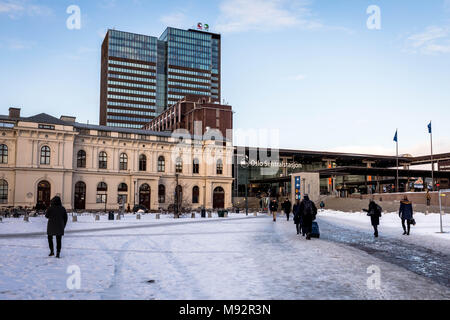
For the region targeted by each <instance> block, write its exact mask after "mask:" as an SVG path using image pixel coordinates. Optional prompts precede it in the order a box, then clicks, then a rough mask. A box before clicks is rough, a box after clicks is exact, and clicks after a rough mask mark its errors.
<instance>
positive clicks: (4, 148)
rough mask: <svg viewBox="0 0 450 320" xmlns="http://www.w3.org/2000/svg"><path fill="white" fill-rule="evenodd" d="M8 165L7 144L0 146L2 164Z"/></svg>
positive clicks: (0, 161) (0, 162)
mask: <svg viewBox="0 0 450 320" xmlns="http://www.w3.org/2000/svg"><path fill="white" fill-rule="evenodd" d="M7 163H8V146H7V145H6V144H2V145H0V164H7Z"/></svg>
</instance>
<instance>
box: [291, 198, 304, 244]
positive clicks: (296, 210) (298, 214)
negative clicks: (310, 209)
mask: <svg viewBox="0 0 450 320" xmlns="http://www.w3.org/2000/svg"><path fill="white" fill-rule="evenodd" d="M293 212H294V223H295V226H296V228H297V234H300V233H301V232H302V223H303V217H302V215H301V212H300V201H299V200H297V202H296V203H295V204H294V209H293ZM304 235H305V234H303V236H304Z"/></svg>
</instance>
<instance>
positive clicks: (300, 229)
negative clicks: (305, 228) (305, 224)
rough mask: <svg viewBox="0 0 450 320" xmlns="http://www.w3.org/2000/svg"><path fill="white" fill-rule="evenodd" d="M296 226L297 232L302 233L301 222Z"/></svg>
mask: <svg viewBox="0 0 450 320" xmlns="http://www.w3.org/2000/svg"><path fill="white" fill-rule="evenodd" d="M295 226H296V227H297V234H300V233H302V225H301V224H300V223H296V224H295Z"/></svg>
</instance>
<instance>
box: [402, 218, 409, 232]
mask: <svg viewBox="0 0 450 320" xmlns="http://www.w3.org/2000/svg"><path fill="white" fill-rule="evenodd" d="M405 221H406V224H407V225H408V231H406V226H405ZM402 227H403V231H405V232H408V233H409V230H410V229H411V220H406V219H402Z"/></svg>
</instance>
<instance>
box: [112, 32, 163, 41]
mask: <svg viewBox="0 0 450 320" xmlns="http://www.w3.org/2000/svg"><path fill="white" fill-rule="evenodd" d="M109 39H110V40H111V39H117V40H129V41H133V42H137V41H140V42H144V43H156V42H157V41H158V39H157V38H155V37H150V36H145V35H141V34H136V33H130V32H125V31H118V30H110V31H109Z"/></svg>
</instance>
